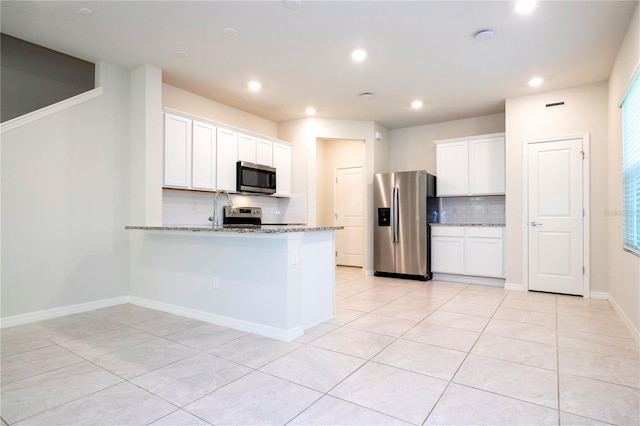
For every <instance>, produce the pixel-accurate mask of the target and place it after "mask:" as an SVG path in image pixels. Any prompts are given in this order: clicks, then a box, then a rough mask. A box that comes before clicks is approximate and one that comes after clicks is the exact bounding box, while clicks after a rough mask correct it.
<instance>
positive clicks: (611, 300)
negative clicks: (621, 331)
mask: <svg viewBox="0 0 640 426" xmlns="http://www.w3.org/2000/svg"><path fill="white" fill-rule="evenodd" d="M609 303H611V306H613V309H615V311H616V312H617V313H618V315H620V318H622V322H624V325H626V326H627V328H628V329H629V332H630V333H631V334H632V335H633V337H634V338H635V339H636V342H639V343H640V331H638V329H637V328H635V327H634V326H633V323H632V322H631V320H630V319H629V317H627V315H626V314H625V313H624V311H623V310H622V308H621V307H620V305H618V302H616V300H615V299H614V298H613V297H612V296H609Z"/></svg>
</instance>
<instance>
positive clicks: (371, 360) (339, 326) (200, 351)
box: [52, 284, 635, 421]
mask: <svg viewBox="0 0 640 426" xmlns="http://www.w3.org/2000/svg"><path fill="white" fill-rule="evenodd" d="M383 285H385V286H386V284H381V286H383ZM390 285H392V284H390ZM414 291H417V290H414ZM461 292H462V291H460V292H458V293H457V294H460V293H461ZM408 294H410V293H408ZM507 296H508V294H507ZM454 297H456V296H451V297H450V298H449V299H447V300H448V301H449V300H452V299H453V298H454ZM504 299H505V298H504V297H503V301H504ZM395 300H398V299H394V301H395ZM394 301H391V302H388V303H387V304H390V303H393V302H394ZM446 303H448V302H447V301H445V304H446ZM501 305H502V303H501ZM383 306H384V305H383ZM441 306H442V305H441ZM439 309H440V308H437V309H436V310H434V311H433V312H436V311H438V310H439ZM498 309H499V307H498V308H496V311H497V310H498ZM433 312H431V313H429V315H431V314H432V313H433ZM371 313H375V310H374V311H370V312H366V313H364V314H363V315H367V314H371ZM378 315H379V314H378ZM429 315H427V316H426V317H428V316H429ZM494 315H495V312H494ZM558 316H559V315H556V348H557V349H558V348H559V344H558V333H557V331H558V326H559V324H558ZM426 317H425V318H426ZM492 318H493V316H492V317H491V318H490V320H491V319H492ZM423 320H424V318H423ZM353 321H355V320H352V321H349V322H347V323H345V324H341V325H336V330H337V329H339V328H341V327H345V326H346V325H347V324H349V323H351V322H353ZM421 322H422V321H418V324H419V323H421ZM487 324H488V323H487ZM122 325H123V326H127V327H129V328H131V329H136V330H137V328H136V327H133V325H127V324H122ZM416 325H417V324H416ZM414 327H415V326H414ZM347 328H349V327H347ZM485 329H486V325H485V327H484V328H483V330H482V331H481V332H480V333H479V336H478V338H477V339H476V340H475V342H474V344H473V346H472V348H471V349H470V350H469V351H468V352H467V355H466V356H465V360H466V357H468V355H469V354H470V353H471V351H472V350H473V347H475V345H476V344H477V342H478V340H479V338H480V337H481V336H482V335H484V334H485V332H484V331H485ZM141 331H144V330H141ZM361 331H367V332H370V331H368V330H361ZM408 331H409V330H407V331H406V332H405V333H404V334H406V333H407V332H408ZM404 334H403V335H404ZM325 335H326V334H325ZM403 335H402V336H403ZM384 336H387V337H392V338H393V339H394V340H393V341H392V342H390V343H389V345H387V346H386V347H385V348H383V349H381V350H380V351H378V352H377V354H376V355H373V356H372V357H371V358H369V359H368V360H365V362H364V363H363V364H362V366H364V365H366V364H367V363H369V362H372V363H379V364H384V363H380V362H378V361H373V358H375V356H377V355H378V354H379V353H381V352H382V351H384V350H385V349H386V348H387V347H388V346H390V345H392V344H393V343H395V342H397V341H398V340H399V339H400V338H401V337H402V336H388V335H384ZM241 337H242V336H240V337H237V338H236V339H232V341H233V340H237V339H239V338H241ZM321 337H322V336H318V337H317V338H316V339H314V340H317V339H318V338H321ZM614 337H615V336H614ZM159 338H165V339H166V337H164V336H160V337H159ZM166 340H169V341H172V340H170V339H166ZM314 340H312V341H310V342H306V343H301V345H302V346H304V345H308V346H313V345H312V344H311V343H312V342H313V341H314ZM52 343H53V344H54V345H57V346H60V347H62V346H61V345H60V344H58V343H55V342H52ZM61 343H62V342H61ZM175 343H178V344H181V343H179V342H175ZM226 343H228V342H225V343H223V344H226ZM223 344H221V345H223ZM181 345H182V344H181ZM185 346H186V345H185ZM187 347H188V346H187ZM62 348H63V349H65V350H67V351H69V350H68V349H66V348H65V347H62ZM195 349H197V350H198V351H199V352H198V353H199V354H208V355H210V356H214V357H215V355H212V354H211V353H208V352H207V351H203V350H201V349H199V348H195ZM449 349H450V348H449ZM575 350H579V349H575ZM69 352H72V351H69ZM198 353H197V354H193V355H191V356H197V355H198ZM74 354H75V353H74ZM601 355H604V354H601ZM282 356H286V354H284V355H282ZM606 356H613V355H606ZM82 358H84V357H82ZM188 358H189V357H186V358H184V359H188ZM621 358H622V357H621ZM85 359H86V358H85ZM222 359H224V358H222ZM88 361H89V362H90V360H88ZM229 361H230V360H229ZM175 362H180V360H178V361H175ZM231 362H233V361H231ZM463 362H464V360H463ZM556 362H557V363H558V362H559V360H558V358H557V360H556ZM518 364H519V363H518ZM74 365H75V364H74ZM169 365H170V364H169ZM239 365H242V364H239ZM461 365H462V363H461ZM523 365H526V364H523ZM362 366H361V367H360V368H362ZM98 367H99V366H98ZM245 367H246V366H245ZM61 368H64V367H61ZM99 368H102V367H99ZM159 368H162V367H159ZM249 368H250V369H251V367H249ZM396 368H397V367H396ZM106 371H108V370H106ZM152 371H155V370H152ZM253 371H257V370H255V369H254V370H253ZM356 371H357V370H356ZM406 371H410V372H411V370H406ZM413 373H416V374H422V373H417V372H413ZM557 373H558V375H559V374H560V372H559V368H558V371H557ZM144 374H146V373H144ZM247 374H251V372H249V373H247ZM352 374H353V373H352ZM427 376H428V375H427ZM576 376H577V377H582V376H579V375H576ZM242 377H244V376H242ZM428 377H433V376H428ZM453 377H455V374H454V376H452V379H451V380H450V382H449V383H451V382H452V380H453ZM438 379H439V378H438ZM588 379H590V380H597V379H591V378H588ZM440 380H442V379H440ZM125 381H127V382H130V380H125ZM603 382H605V383H610V382H606V381H603ZM291 383H294V382H291ZM134 385H135V384H134ZM114 386H115V385H114ZM336 386H337V385H336ZM447 386H448V385H447ZM460 386H466V385H460ZM620 386H625V385H620ZM631 389H635V388H633V387H631ZM483 391H484V390H483ZM147 392H149V391H147ZM445 392H446V389H445V391H443V392H442V394H441V395H440V397H442V395H443V394H444V393H445ZM485 392H489V391H485ZM150 393H152V392H150ZM152 394H153V393H152ZM496 394H497V395H501V394H498V393H496ZM558 394H559V392H558ZM154 395H155V394H154ZM325 395H328V393H325ZM501 396H504V397H507V398H511V399H516V400H519V399H517V398H512V397H509V396H506V395H501ZM332 397H333V396H332ZM319 399H320V398H319ZM319 399H318V400H319ZM318 400H316V401H315V402H313V403H312V404H311V405H309V407H311V406H312V405H313V404H315V403H316V402H317V401H318ZM520 401H523V400H520ZM349 402H350V401H349ZM526 402H529V401H526ZM529 403H531V402H529ZM532 404H535V403H532ZM172 405H175V404H172ZM356 405H358V404H356ZM436 405H437V403H436V404H434V407H435V406H436ZM180 409H182V408H178V410H180ZM307 409H308V407H307ZM305 410H306V409H305ZM305 410H303V411H302V412H304V411H305ZM175 411H177V410H174V412H175ZM559 411H560V410H559V409H558V412H559ZM383 414H385V413H383ZM385 415H388V414H385ZM427 418H428V416H427ZM425 421H426V419H425Z"/></svg>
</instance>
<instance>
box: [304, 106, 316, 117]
mask: <svg viewBox="0 0 640 426" xmlns="http://www.w3.org/2000/svg"><path fill="white" fill-rule="evenodd" d="M304 112H305V113H306V114H307V115H315V114H316V109H315V108H314V107H309V108H307V109H306V110H305V111H304Z"/></svg>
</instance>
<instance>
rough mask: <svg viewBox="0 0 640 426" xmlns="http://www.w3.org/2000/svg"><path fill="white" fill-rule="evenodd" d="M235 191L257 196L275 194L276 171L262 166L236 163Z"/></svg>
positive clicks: (242, 162) (241, 162)
mask: <svg viewBox="0 0 640 426" xmlns="http://www.w3.org/2000/svg"><path fill="white" fill-rule="evenodd" d="M236 191H238V192H253V193H257V194H275V193H276V169H275V168H273V167H269V166H263V165H262V164H254V163H249V162H246V161H238V163H237V166H236Z"/></svg>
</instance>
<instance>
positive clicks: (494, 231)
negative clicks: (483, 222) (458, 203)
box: [467, 226, 502, 238]
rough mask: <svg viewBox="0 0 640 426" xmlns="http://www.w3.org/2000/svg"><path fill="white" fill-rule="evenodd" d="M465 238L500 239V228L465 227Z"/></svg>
mask: <svg viewBox="0 0 640 426" xmlns="http://www.w3.org/2000/svg"><path fill="white" fill-rule="evenodd" d="M467 237H485V238H502V227H501V226H495V227H494V226H491V227H488V226H487V227H485V226H469V227H467Z"/></svg>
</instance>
